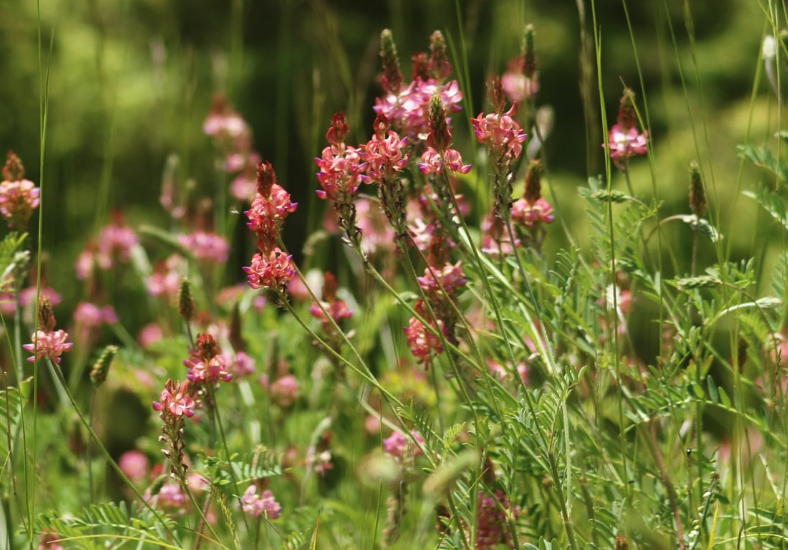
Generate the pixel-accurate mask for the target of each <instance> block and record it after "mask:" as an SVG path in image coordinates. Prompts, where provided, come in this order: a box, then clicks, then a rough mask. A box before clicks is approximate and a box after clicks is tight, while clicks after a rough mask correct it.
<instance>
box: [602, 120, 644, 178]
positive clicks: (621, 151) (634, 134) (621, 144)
mask: <svg viewBox="0 0 788 550" xmlns="http://www.w3.org/2000/svg"><path fill="white" fill-rule="evenodd" d="M608 143H609V144H610V158H612V159H613V161H614V162H615V164H616V166H617V167H618V168H619V169H623V168H624V166H625V165H626V161H627V159H629V157H633V156H642V155H645V154H646V153H647V152H648V132H643V133H641V132H638V129H637V128H636V127H634V126H633V127H631V128H629V129H625V128H623V127H621V125H619V124H614V125H613V127H612V128H610V133H609V134H608ZM602 147H605V146H604V145H602Z"/></svg>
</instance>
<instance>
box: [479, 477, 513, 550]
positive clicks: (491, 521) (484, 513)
mask: <svg viewBox="0 0 788 550" xmlns="http://www.w3.org/2000/svg"><path fill="white" fill-rule="evenodd" d="M477 502H478V507H477V510H476V522H477V532H476V548H477V549H479V550H486V549H488V548H495V547H496V546H497V545H498V544H503V545H506V546H509V545H511V532H510V531H509V527H508V523H507V518H506V511H507V510H511V512H512V515H513V516H514V517H515V518H517V517H518V516H519V515H520V509H519V508H518V507H517V506H514V507H512V505H511V503H510V502H509V497H507V496H506V495H505V494H504V492H503V491H501V490H498V491H496V492H495V496H490V495H488V494H485V493H483V492H481V491H480V492H479V495H478V499H477Z"/></svg>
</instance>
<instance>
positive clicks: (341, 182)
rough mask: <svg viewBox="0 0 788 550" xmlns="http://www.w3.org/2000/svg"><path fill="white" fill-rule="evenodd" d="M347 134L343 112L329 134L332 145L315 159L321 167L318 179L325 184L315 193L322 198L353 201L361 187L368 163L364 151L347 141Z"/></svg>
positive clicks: (333, 122)
mask: <svg viewBox="0 0 788 550" xmlns="http://www.w3.org/2000/svg"><path fill="white" fill-rule="evenodd" d="M347 133H348V125H347V122H346V121H345V115H344V113H335V114H334V116H333V118H332V119H331V127H330V128H329V129H328V132H327V133H326V139H327V140H328V142H329V146H328V147H326V148H324V149H323V153H322V155H321V156H320V158H317V159H315V162H316V163H317V166H318V168H319V169H320V171H319V172H318V173H317V179H318V181H319V182H320V186H321V187H322V189H318V190H317V191H316V193H317V196H318V197H320V198H321V199H328V200H330V201H332V202H343V201H347V200H350V197H352V196H353V195H354V194H355V193H356V191H357V190H358V185H359V182H360V181H361V175H362V174H363V172H364V169H365V168H366V165H365V164H364V162H363V161H362V159H361V154H360V153H361V151H360V150H358V149H356V148H355V147H353V146H349V145H346V144H345V137H346V136H347Z"/></svg>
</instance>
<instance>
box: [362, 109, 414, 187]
mask: <svg viewBox="0 0 788 550" xmlns="http://www.w3.org/2000/svg"><path fill="white" fill-rule="evenodd" d="M388 127H389V121H388V119H387V118H386V117H385V115H378V117H377V119H376V120H375V125H374V128H375V134H374V135H373V136H372V139H370V140H369V141H368V142H367V143H366V145H364V147H363V149H362V150H361V158H362V159H364V161H365V162H366V173H365V174H363V175H362V176H361V179H362V181H363V182H364V183H380V184H384V183H386V181H387V180H389V179H391V178H394V177H396V174H397V173H398V172H401V171H402V170H404V169H405V168H406V167H407V166H408V158H409V155H408V154H407V152H406V146H407V144H408V138H407V137H405V138H402V139H400V137H399V136H398V135H397V133H396V132H394V131H393V130H389V129H388Z"/></svg>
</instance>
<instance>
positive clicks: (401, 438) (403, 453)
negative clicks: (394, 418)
mask: <svg viewBox="0 0 788 550" xmlns="http://www.w3.org/2000/svg"><path fill="white" fill-rule="evenodd" d="M410 435H411V436H412V437H413V438H414V439H415V440H416V441H418V442H419V443H421V444H423V443H424V439H423V438H422V437H421V435H420V434H419V433H418V432H416V431H411V432H410ZM383 451H384V452H385V453H386V454H389V455H391V456H393V457H395V458H403V457H409V458H415V457H417V456H420V455H421V454H422V452H421V448H419V447H418V446H417V445H415V444H414V443H413V442H412V441H411V440H410V438H409V437H407V436H406V435H405V434H403V433H401V432H392V434H391V435H390V436H389V437H387V438H386V439H384V440H383ZM411 452H412V455H409V453H411Z"/></svg>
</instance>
